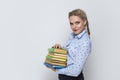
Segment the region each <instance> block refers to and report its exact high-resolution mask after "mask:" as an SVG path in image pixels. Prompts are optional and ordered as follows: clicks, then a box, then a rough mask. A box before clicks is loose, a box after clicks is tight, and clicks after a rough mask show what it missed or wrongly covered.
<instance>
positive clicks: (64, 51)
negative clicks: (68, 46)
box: [48, 48, 67, 54]
mask: <svg viewBox="0 0 120 80" xmlns="http://www.w3.org/2000/svg"><path fill="white" fill-rule="evenodd" d="M48 51H49V52H53V53H61V54H67V51H66V50H65V49H61V48H60V49H57V48H49V49H48Z"/></svg>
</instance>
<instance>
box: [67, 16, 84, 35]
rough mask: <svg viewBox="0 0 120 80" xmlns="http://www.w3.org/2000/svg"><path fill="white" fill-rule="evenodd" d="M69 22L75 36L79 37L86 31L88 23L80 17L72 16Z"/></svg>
mask: <svg viewBox="0 0 120 80" xmlns="http://www.w3.org/2000/svg"><path fill="white" fill-rule="evenodd" d="M69 21H70V26H71V29H72V31H73V33H74V34H75V35H78V34H79V33H81V32H82V31H83V30H84V29H85V24H86V21H85V20H82V19H81V18H80V17H78V16H74V15H73V16H70V18H69Z"/></svg>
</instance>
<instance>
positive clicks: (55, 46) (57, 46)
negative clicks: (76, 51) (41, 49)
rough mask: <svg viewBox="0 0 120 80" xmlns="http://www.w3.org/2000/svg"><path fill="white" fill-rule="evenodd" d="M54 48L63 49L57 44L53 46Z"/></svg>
mask: <svg viewBox="0 0 120 80" xmlns="http://www.w3.org/2000/svg"><path fill="white" fill-rule="evenodd" d="M52 48H62V47H61V45H60V44H55V45H53V46H52Z"/></svg>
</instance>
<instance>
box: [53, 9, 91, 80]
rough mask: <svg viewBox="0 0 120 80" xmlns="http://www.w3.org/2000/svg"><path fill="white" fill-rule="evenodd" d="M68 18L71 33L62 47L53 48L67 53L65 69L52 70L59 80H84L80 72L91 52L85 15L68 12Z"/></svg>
mask: <svg viewBox="0 0 120 80" xmlns="http://www.w3.org/2000/svg"><path fill="white" fill-rule="evenodd" d="M68 18H69V22H70V27H71V29H72V33H71V34H70V36H69V38H68V40H67V41H66V44H64V45H63V47H61V45H60V44H55V45H54V46H53V47H54V48H65V49H66V50H67V51H68V55H67V67H65V68H62V69H52V70H54V71H56V72H57V73H58V78H59V80H84V75H83V73H82V70H83V67H84V64H85V62H86V60H87V58H88V55H89V54H90V52H91V41H90V31H89V25H88V19H87V16H86V13H85V12H84V11H83V10H81V9H75V10H73V11H71V12H69V15H68Z"/></svg>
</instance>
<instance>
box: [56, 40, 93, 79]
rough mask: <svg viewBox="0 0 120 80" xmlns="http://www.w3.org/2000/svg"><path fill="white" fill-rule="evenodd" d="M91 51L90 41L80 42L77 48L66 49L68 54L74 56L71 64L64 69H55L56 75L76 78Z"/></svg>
mask: <svg viewBox="0 0 120 80" xmlns="http://www.w3.org/2000/svg"><path fill="white" fill-rule="evenodd" d="M90 51H91V43H90V41H87V42H85V41H84V42H82V44H81V45H79V46H78V47H74V46H73V48H70V49H68V53H69V54H75V57H74V59H73V61H72V62H73V63H72V64H70V65H69V64H68V65H67V67H66V68H63V69H57V70H56V72H57V73H58V74H64V75H68V76H74V77H77V76H78V75H79V74H80V73H81V71H82V69H83V66H84V63H85V61H86V59H87V57H88V55H89V53H90Z"/></svg>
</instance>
